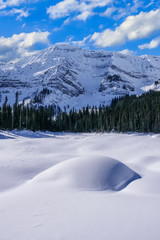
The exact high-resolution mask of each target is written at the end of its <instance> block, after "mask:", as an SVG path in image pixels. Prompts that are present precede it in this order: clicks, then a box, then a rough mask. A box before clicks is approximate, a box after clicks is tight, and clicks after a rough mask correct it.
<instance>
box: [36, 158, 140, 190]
mask: <svg viewBox="0 0 160 240" xmlns="http://www.w3.org/2000/svg"><path fill="white" fill-rule="evenodd" d="M139 178H141V176H140V175H139V174H137V173H136V172H134V171H133V170H131V169H130V168H129V167H127V166H126V165H125V164H123V163H122V162H120V161H118V160H116V159H113V158H110V157H105V156H81V157H77V158H73V159H70V160H68V161H65V162H61V163H59V164H57V165H55V166H54V167H52V168H50V169H49V170H46V171H45V172H43V173H41V174H39V175H38V176H37V177H36V181H49V182H53V183H54V184H56V185H58V186H65V187H66V186H68V187H73V188H78V189H82V190H95V191H102V190H112V191H119V190H121V189H123V188H125V187H126V186H127V185H128V184H129V183H130V182H132V181H134V180H136V179H139Z"/></svg>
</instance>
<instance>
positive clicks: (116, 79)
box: [0, 44, 160, 109]
mask: <svg viewBox="0 0 160 240" xmlns="http://www.w3.org/2000/svg"><path fill="white" fill-rule="evenodd" d="M159 78H160V57H158V56H141V57H138V56H127V55H124V54H121V53H117V52H109V51H90V50H85V49H81V48H78V47H76V46H70V45H65V44H58V45H55V46H52V47H50V48H47V49H45V50H42V51H39V52H37V53H36V54H35V55H33V56H29V57H25V58H24V59H21V60H17V61H16V62H15V61H14V62H9V63H7V64H4V63H0V95H1V98H2V102H4V99H5V96H8V101H9V102H10V103H13V102H14V101H15V93H16V92H17V91H18V92H19V101H22V100H23V99H25V101H26V102H29V101H30V99H33V100H34V101H36V102H38V103H41V104H44V105H46V104H56V105H59V106H60V107H61V108H62V109H63V107H66V108H72V107H75V108H76V109H78V108H82V107H84V106H87V105H91V106H93V105H96V106H99V105H100V104H109V103H110V102H111V99H112V98H115V97H117V96H124V95H126V94H141V93H144V92H146V91H149V90H155V91H160V80H159Z"/></svg>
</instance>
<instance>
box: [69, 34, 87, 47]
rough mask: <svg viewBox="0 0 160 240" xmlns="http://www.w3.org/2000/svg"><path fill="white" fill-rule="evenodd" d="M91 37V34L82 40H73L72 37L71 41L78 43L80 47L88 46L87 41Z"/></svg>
mask: <svg viewBox="0 0 160 240" xmlns="http://www.w3.org/2000/svg"><path fill="white" fill-rule="evenodd" d="M90 37H91V35H89V36H87V37H85V38H84V39H83V40H80V41H73V40H72V39H73V38H71V39H70V41H69V43H72V44H74V45H77V46H79V47H83V46H86V42H87V41H88V40H89V39H90Z"/></svg>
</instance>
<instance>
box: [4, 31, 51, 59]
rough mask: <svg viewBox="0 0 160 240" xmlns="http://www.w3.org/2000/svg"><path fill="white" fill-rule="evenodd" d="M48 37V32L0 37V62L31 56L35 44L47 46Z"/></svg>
mask: <svg viewBox="0 0 160 240" xmlns="http://www.w3.org/2000/svg"><path fill="white" fill-rule="evenodd" d="M48 36H49V32H31V33H20V34H14V35H12V37H8V38H5V37H0V60H1V61H10V60H13V59H16V58H20V57H23V56H28V55H31V54H33V53H34V52H35V51H34V46H35V44H37V43H41V44H45V45H49V41H48Z"/></svg>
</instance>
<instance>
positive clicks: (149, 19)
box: [91, 9, 160, 47]
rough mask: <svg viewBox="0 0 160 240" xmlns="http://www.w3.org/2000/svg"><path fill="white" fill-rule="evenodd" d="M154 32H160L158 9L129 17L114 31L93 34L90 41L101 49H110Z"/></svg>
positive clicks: (108, 30)
mask: <svg viewBox="0 0 160 240" xmlns="http://www.w3.org/2000/svg"><path fill="white" fill-rule="evenodd" d="M156 30H160V9H158V10H156V11H153V10H152V11H150V12H147V13H146V12H141V13H140V14H138V15H135V16H129V17H127V18H126V20H125V21H124V22H123V23H122V24H121V25H120V26H118V27H116V29H115V30H111V29H106V30H104V31H103V32H95V33H94V34H93V35H92V37H91V41H94V42H95V45H98V46H101V47H111V46H115V45H122V44H124V43H125V42H127V41H132V40H137V39H143V38H146V37H148V36H149V35H151V34H152V33H154V32H155V31H156Z"/></svg>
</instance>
